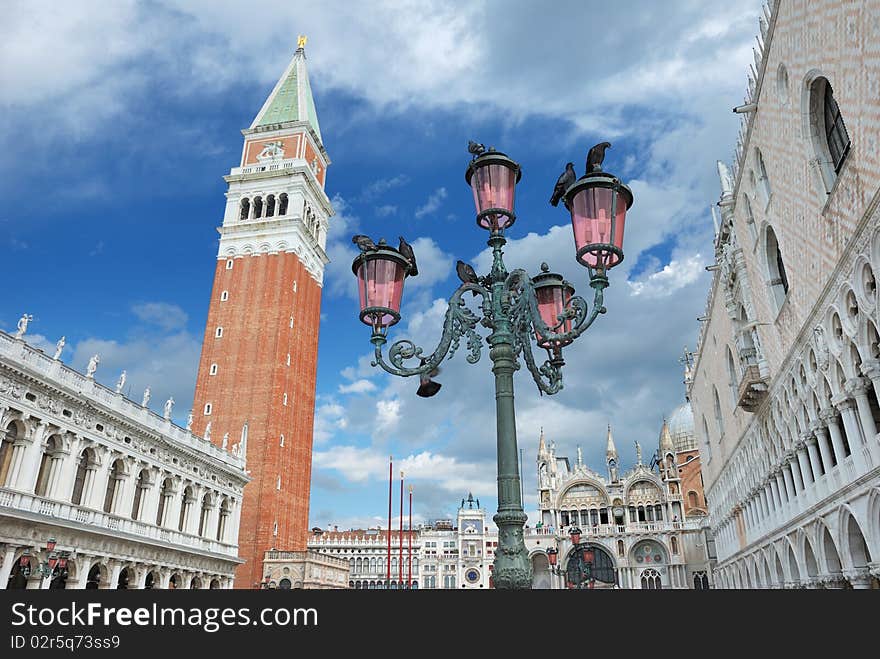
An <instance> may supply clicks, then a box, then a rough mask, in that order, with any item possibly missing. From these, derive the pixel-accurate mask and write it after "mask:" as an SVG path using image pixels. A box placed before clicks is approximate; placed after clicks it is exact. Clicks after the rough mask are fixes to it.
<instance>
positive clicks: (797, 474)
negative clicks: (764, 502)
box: [788, 450, 804, 495]
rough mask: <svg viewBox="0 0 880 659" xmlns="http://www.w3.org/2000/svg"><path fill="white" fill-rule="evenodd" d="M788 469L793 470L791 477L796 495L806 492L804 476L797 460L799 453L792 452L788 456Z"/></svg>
mask: <svg viewBox="0 0 880 659" xmlns="http://www.w3.org/2000/svg"><path fill="white" fill-rule="evenodd" d="M788 468H789V469H790V470H791V477H792V479H793V480H794V486H795V491H794V492H795V495H797V494H798V492H803V491H804V476H803V474H802V473H801V467H800V464H799V461H798V459H797V451H796V450H795V451H792V452H791V453H789V455H788Z"/></svg>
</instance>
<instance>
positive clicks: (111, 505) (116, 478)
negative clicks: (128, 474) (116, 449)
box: [103, 460, 125, 513]
mask: <svg viewBox="0 0 880 659" xmlns="http://www.w3.org/2000/svg"><path fill="white" fill-rule="evenodd" d="M123 478H125V466H124V465H123V464H122V460H116V461H114V462H113V466H112V467H111V468H110V475H109V476H108V477H107V490H106V491H105V492H104V508H103V510H104V512H105V513H115V512H116V506H115V504H116V500H117V499H118V498H119V495H120V494H122V479H123Z"/></svg>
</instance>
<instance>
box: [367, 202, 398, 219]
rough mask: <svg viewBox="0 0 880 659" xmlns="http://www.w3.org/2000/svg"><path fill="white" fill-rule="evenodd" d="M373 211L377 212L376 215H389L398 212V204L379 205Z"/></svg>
mask: <svg viewBox="0 0 880 659" xmlns="http://www.w3.org/2000/svg"><path fill="white" fill-rule="evenodd" d="M373 212H374V213H375V214H376V217H388V216H389V215H395V214H397V206H394V205H393V204H385V205H384V206H377V207H376V209H375V210H374V211H373Z"/></svg>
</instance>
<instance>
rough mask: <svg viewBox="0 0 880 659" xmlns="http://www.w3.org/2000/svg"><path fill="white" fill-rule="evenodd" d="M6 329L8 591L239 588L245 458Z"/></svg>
mask: <svg viewBox="0 0 880 659" xmlns="http://www.w3.org/2000/svg"><path fill="white" fill-rule="evenodd" d="M23 334H24V332H23V331H20V332H19V335H17V336H11V335H9V334H6V333H4V332H0V559H2V563H0V588H32V589H37V588H44V589H50V588H65V589H76V588H119V589H135V588H147V589H149V588H231V587H232V584H233V580H234V574H235V568H236V567H237V566H238V565H239V563H240V562H241V561H240V560H239V559H238V552H237V540H236V538H237V535H238V520H239V514H240V511H241V500H242V492H243V489H244V486H245V484H246V483H247V481H248V477H247V475H246V474H245V472H244V467H245V462H244V459H243V458H242V457H240V456H238V455H236V454H233V453H231V452H229V451H226V450H222V449H220V448H218V447H216V446H214V445H213V444H211V443H210V442H207V441H205V440H204V439H202V438H201V437H197V436H195V435H193V434H192V432H190V431H189V430H186V429H183V428H180V427H178V426H176V425H174V424H173V423H172V422H171V421H170V419H169V418H168V417H169V414H168V412H170V405H169V404H167V403H166V410H167V412H166V415H165V418H163V417H162V416H159V415H158V414H156V413H155V412H152V411H151V410H150V409H148V408H147V407H146V402H147V401H148V397H147V396H145V400H144V403H143V404H141V403H135V402H134V401H132V400H129V399H128V398H126V397H125V396H123V395H122V393H121V392H120V391H119V389H121V386H118V387H117V391H116V392H114V391H112V390H111V389H108V388H107V387H104V386H102V385H100V384H98V383H96V382H95V380H94V377H93V376H94V371H95V369H96V368H97V363H98V360H97V359H93V361H92V363H91V364H90V366H89V372H87V374H86V375H83V374H81V373H78V372H77V371H74V370H73V369H71V368H69V367H67V366H65V365H64V364H63V363H62V362H61V361H60V360H59V355H60V353H61V348H62V347H63V344H62V342H59V348H58V350H57V352H56V355H55V357H54V358H51V357H49V356H48V355H46V354H44V353H43V351H42V350H38V349H36V348H33V347H31V346H29V345H28V344H27V343H25V341H24V337H23Z"/></svg>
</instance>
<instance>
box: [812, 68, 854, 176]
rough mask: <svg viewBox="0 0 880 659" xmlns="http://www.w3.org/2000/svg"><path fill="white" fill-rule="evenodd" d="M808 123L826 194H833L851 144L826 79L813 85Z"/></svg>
mask: <svg viewBox="0 0 880 659" xmlns="http://www.w3.org/2000/svg"><path fill="white" fill-rule="evenodd" d="M809 120H810V126H809V130H810V136H811V138H812V142H813V150H814V152H815V154H816V160H817V161H818V164H819V171H820V173H821V174H822V179H823V182H824V183H825V192H831V188H832V187H833V186H834V181H835V180H836V178H837V174H838V173H839V172H840V168H841V167H842V166H843V163H844V161H845V160H846V156H847V154H848V153H849V150H850V145H851V143H850V139H849V133H848V132H847V130H846V125H845V124H844V121H843V116H842V115H841V113H840V107H839V106H838V104H837V99H835V98H834V90H833V89H832V87H831V83H830V82H828V79H827V78H822V77H818V78H816V79H815V80H813V82H812V84H811V85H810V89H809Z"/></svg>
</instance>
